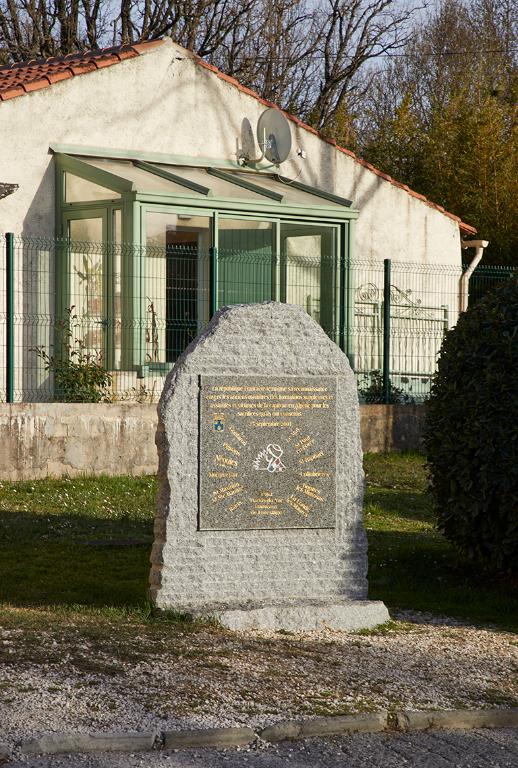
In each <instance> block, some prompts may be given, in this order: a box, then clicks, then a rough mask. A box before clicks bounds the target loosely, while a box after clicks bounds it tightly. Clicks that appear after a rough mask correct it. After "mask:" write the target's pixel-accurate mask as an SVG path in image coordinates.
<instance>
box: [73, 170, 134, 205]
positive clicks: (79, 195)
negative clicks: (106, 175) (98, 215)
mask: <svg viewBox="0 0 518 768" xmlns="http://www.w3.org/2000/svg"><path fill="white" fill-rule="evenodd" d="M64 177H65V202H66V203H92V202H95V201H96V200H118V199H120V194H119V193H118V192H114V190H113V189H108V188H107V187H102V186H101V185H100V184H95V183H94V182H93V181H88V179H82V178H81V177H80V176H76V175H75V174H73V173H69V172H67V173H65V174H64Z"/></svg>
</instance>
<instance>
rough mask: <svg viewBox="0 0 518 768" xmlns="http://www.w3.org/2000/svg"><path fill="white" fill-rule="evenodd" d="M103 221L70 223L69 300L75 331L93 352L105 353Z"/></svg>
mask: <svg viewBox="0 0 518 768" xmlns="http://www.w3.org/2000/svg"><path fill="white" fill-rule="evenodd" d="M102 224H103V221H102V219H101V218H91V219H76V220H73V221H69V222H68V235H69V240H70V249H69V270H70V271H69V278H68V279H69V302H70V306H73V307H74V309H73V311H72V314H73V315H75V316H76V318H77V320H76V328H75V329H74V334H75V339H78V340H81V341H82V342H83V343H84V351H85V352H88V353H91V354H93V353H99V354H103V352H104V349H103V327H104V320H105V315H104V301H103V251H104V248H103V245H102V239H103V237H102V236H103V232H102Z"/></svg>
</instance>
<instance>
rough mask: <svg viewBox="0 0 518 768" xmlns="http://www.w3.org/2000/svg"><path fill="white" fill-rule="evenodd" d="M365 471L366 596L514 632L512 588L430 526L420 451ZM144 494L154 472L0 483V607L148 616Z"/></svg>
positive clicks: (379, 460) (383, 459)
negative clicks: (469, 560)
mask: <svg viewBox="0 0 518 768" xmlns="http://www.w3.org/2000/svg"><path fill="white" fill-rule="evenodd" d="M365 471H366V475H367V494H366V503H365V524H366V527H367V532H368V536H369V543H370V553H369V562H370V576H369V581H370V596H371V597H372V598H375V599H382V600H384V601H385V602H386V603H387V605H388V606H389V607H398V608H408V609H416V610H420V611H430V612H433V613H438V614H443V615H449V616H454V617H459V618H466V619H470V620H472V621H474V622H479V623H486V622H489V623H493V624H495V625H497V626H498V627H501V628H503V629H510V630H513V631H518V596H517V595H516V593H515V590H513V589H512V587H511V586H505V585H502V584H498V583H494V582H490V581H489V580H488V579H487V577H485V576H484V575H482V574H480V573H479V572H478V571H477V569H475V568H473V567H472V566H470V565H469V564H467V563H465V562H462V561H459V559H458V558H457V556H456V554H455V552H454V551H453V549H452V548H451V547H450V546H449V544H448V543H447V542H446V541H445V540H444V539H443V537H442V536H441V535H440V534H438V533H437V532H436V531H435V530H434V522H433V515H432V511H431V505H430V500H429V498H428V497H427V495H426V492H425V486H426V478H425V470H424V460H423V458H422V457H421V456H418V455H412V454H403V455H401V454H399V455H398V454H391V455H390V454H389V455H381V454H376V455H367V456H365ZM155 491H156V480H155V478H153V477H145V478H129V477H122V478H107V477H102V478H81V479H74V480H40V481H34V482H19V483H7V482H0V608H1V607H2V606H3V611H2V612H5V611H9V606H11V607H24V606H27V607H28V606H33V607H46V608H50V609H51V611H50V614H52V613H53V612H54V613H55V612H59V613H61V612H63V611H64V612H69V611H72V612H73V613H75V612H77V611H85V608H80V606H85V607H86V609H87V612H92V611H93V612H94V613H95V611H96V610H100V611H101V612H102V613H104V614H106V615H109V614H111V615H116V614H127V613H128V612H129V613H130V614H133V615H134V616H135V618H138V617H141V618H145V617H147V616H148V615H149V604H148V601H147V597H146V589H147V578H148V572H149V550H150V546H151V542H152V538H153V511H154V497H155ZM45 615H47V616H48V615H49V613H48V611H45Z"/></svg>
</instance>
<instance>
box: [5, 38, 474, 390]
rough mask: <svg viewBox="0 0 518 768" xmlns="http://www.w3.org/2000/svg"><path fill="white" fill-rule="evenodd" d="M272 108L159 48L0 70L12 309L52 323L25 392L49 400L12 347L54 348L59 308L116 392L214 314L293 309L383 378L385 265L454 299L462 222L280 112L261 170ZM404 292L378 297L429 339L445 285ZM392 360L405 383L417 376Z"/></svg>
mask: <svg viewBox="0 0 518 768" xmlns="http://www.w3.org/2000/svg"><path fill="white" fill-rule="evenodd" d="M272 108H275V105H272V104H270V103H268V102H266V101H265V100H264V99H261V98H260V97H259V96H258V95H257V94H256V93H254V92H253V91H251V90H250V89H248V88H246V87H244V86H242V85H241V84H240V83H238V82H237V81H236V80H235V79H233V78H231V77H228V76H226V75H225V74H223V73H222V72H220V71H218V70H217V69H216V68H214V67H213V66H211V65H209V64H207V63H206V62H205V61H203V60H202V59H200V58H199V57H197V56H195V55H194V54H192V53H191V52H189V51H187V50H185V49H184V48H182V47H180V46H178V45H176V44H174V43H172V42H171V41H170V40H157V41H150V42H144V43H139V44H134V45H126V46H121V47H118V48H110V49H106V50H102V51H93V52H87V53H78V54H73V55H70V56H65V57H56V58H52V59H47V60H35V61H31V62H26V63H21V64H16V65H13V66H3V67H0V136H1V143H2V179H5V180H6V183H5V184H4V185H3V186H4V187H9V194H6V195H5V196H4V197H3V198H2V199H0V228H1V229H2V230H3V231H4V232H12V233H15V235H16V236H17V237H18V238H20V239H19V240H15V241H14V243H15V246H16V247H17V248H18V252H17V259H16V266H15V268H16V269H18V270H19V273H18V275H17V280H18V283H17V285H18V286H19V293H20V295H21V294H23V293H24V290H25V288H24V286H26V285H30V286H31V288H30V291H29V293H30V296H31V298H30V299H27V298H24V299H23V307H24V311H25V312H26V313H27V316H31V313H33V315H34V316H35V317H36V316H37V317H40V316H41V317H45V318H46V323H47V325H46V326H45V322H43V321H42V322H35V323H33V324H31V322H30V321H29V322H27V323H26V326H30V327H32V326H34V327H35V328H36V330H35V331H31V333H32V335H30V333H29V332H28V331H27V330H25V331H24V332H23V333H25V336H24V342H23V345H22V346H23V349H22V346H21V347H20V349H21V351H20V352H19V358H17V361H16V365H17V369H18V370H19V371H20V375H19V376H20V378H19V382H18V384H17V386H16V387H15V388H16V390H17V391H18V392H19V397H20V398H25V399H47V398H48V393H49V387H52V381H51V380H50V379H49V375H48V373H46V372H45V371H44V370H42V369H41V367H40V368H37V367H33V366H32V362H31V361H32V360H33V358H31V357H30V353H29V352H28V351H27V350H28V349H29V347H30V348H34V347H36V346H43V347H46V348H50V346H51V344H52V342H53V328H54V326H55V325H56V323H58V322H59V321H60V320H62V319H63V317H64V316H65V313H66V312H67V311H68V310H69V309H70V307H74V310H73V311H74V316H75V318H76V320H75V322H76V324H77V326H78V327H80V333H81V338H82V341H83V342H84V344H85V348H86V349H87V350H92V351H95V352H100V353H101V354H102V358H103V360H104V361H105V364H106V366H107V367H108V369H109V370H110V371H111V372H112V374H113V376H114V379H115V380H118V381H119V383H120V386H121V388H123V389H125V390H126V391H129V390H135V389H136V388H137V389H138V387H141V386H142V382H144V384H145V388H146V391H149V388H150V387H151V388H152V389H153V391H154V390H156V391H159V389H160V387H161V382H162V380H163V376H164V375H165V373H166V372H167V370H169V368H170V367H171V365H172V364H173V362H174V360H175V359H176V358H177V357H178V355H179V354H180V353H181V351H183V349H184V348H185V346H186V345H187V343H188V342H189V340H190V339H191V338H193V336H194V335H195V334H196V333H197V332H198V331H199V330H200V329H201V328H202V327H203V325H204V324H205V323H206V322H207V320H208V319H209V317H210V315H211V314H212V313H213V311H214V310H215V309H216V308H217V307H219V306H222V305H223V304H229V303H239V302H249V301H263V300H267V299H273V300H278V301H287V302H290V303H295V304H300V305H302V306H304V307H305V308H306V310H307V311H308V312H309V314H311V315H312V316H313V317H314V318H315V319H316V320H317V321H318V322H320V324H321V325H322V327H324V329H325V330H326V332H327V333H328V334H329V335H330V336H331V338H333V339H334V340H335V341H336V342H337V343H338V344H340V345H341V346H342V347H343V348H344V350H345V351H347V353H348V354H349V357H350V359H351V361H353V362H355V364H356V369H357V370H358V371H359V372H362V371H369V370H372V369H373V368H376V367H379V365H378V363H377V362H376V360H377V358H376V354H378V353H377V352H376V349H377V346H379V344H378V342H379V322H380V307H381V299H380V297H381V292H382V283H383V277H382V275H383V261H384V259H387V258H390V259H392V260H393V262H394V263H398V264H407V265H410V264H416V265H418V266H419V267H423V269H425V268H430V269H435V268H438V269H440V270H442V271H443V274H446V273H448V274H450V273H451V275H453V279H454V282H453V283H452V285H455V286H457V282H455V281H458V279H459V277H460V274H461V239H462V237H465V236H471V235H473V233H474V232H475V230H474V228H473V227H471V226H470V225H469V224H466V223H464V222H462V221H461V220H460V219H459V218H458V217H457V216H455V215H453V214H452V213H449V212H447V211H445V210H444V209H443V208H442V207H441V206H439V205H436V204H435V203H433V202H432V201H430V200H427V199H426V198H425V197H424V196H423V195H420V194H418V193H416V192H414V191H412V190H411V189H409V188H408V187H407V186H406V185H405V184H402V183H399V182H398V181H396V180H394V179H392V178H391V177H389V176H388V175H386V174H384V173H382V172H381V171H380V170H378V169H376V168H374V167H373V166H372V165H370V164H369V163H367V162H365V161H364V160H362V159H361V158H359V157H357V156H355V155H354V154H353V153H352V152H350V151H349V150H347V149H346V148H343V147H339V146H337V145H336V142H334V141H332V140H329V139H328V138H326V137H324V136H322V135H320V134H319V133H318V132H317V131H316V130H315V129H313V128H311V127H310V126H308V125H305V124H304V123H302V122H301V121H299V120H298V119H297V118H296V117H295V116H293V115H285V118H286V121H287V125H288V131H289V135H290V137H291V151H290V152H289V154H288V155H287V157H286V159H285V160H283V162H282V163H279V162H276V161H275V160H276V158H275V157H274V158H273V159H272V157H271V155H270V159H269V160H268V153H266V156H265V146H264V143H263V146H261V141H260V137H259V138H257V136H256V137H255V138H254V134H255V128H256V126H257V123H258V120H259V118H260V116H261V114H262V113H264V112H265V110H267V109H272ZM16 244H17V245H16ZM353 263H354V264H358V265H361V264H363V267H362V268H361V269H360V267H358V269H357V270H356V271H355V273H354V275H353V270H352V269H351V265H352V264H353ZM362 270H363V271H362ZM407 272H408V274H410V272H409V271H408V270H407ZM430 274H431V273H430ZM405 279H406V282H404V281H403V282H401V284H400V285H395V286H393V287H394V296H395V298H396V299H398V298H399V299H400V300H401V306H402V316H404V317H408V316H410V315H412V313H413V314H414V315H416V312H417V309H418V308H419V311H420V312H421V314H420V322H422V323H424V324H425V325H424V326H423V327H424V328H425V330H426V332H428V331H429V330H430V328H433V329H434V330H433V333H434V334H435V335H436V336H437V338H440V336H441V335H442V333H443V332H444V328H445V327H449V326H450V325H452V324H453V323H454V322H455V320H456V317H457V313H458V295H457V293H458V291H457V287H455V288H448V289H447V290H446V289H445V290H444V291H443V294H444V295H439V294H440V293H441V291H440V290H439V289H438V288H437V277H436V275H435V276H430V277H429V279H428V288H427V287H426V285H425V283H423V281H421V295H418V292H417V291H416V290H415V289H414V288H411V287H409V282H408V280H409V278H405ZM425 282H426V281H425ZM403 283H404V284H403ZM423 285H424V288H423ZM431 286H434V287H433V290H432V287H431ZM431 293H434V294H435V295H434V296H433V298H432V296H431ZM428 305H430V306H428ZM425 307H426V308H427V311H428V310H429V311H428V314H426V313H425V312H424V311H423V309H424V308H425ZM427 322H428V326H426V323H427ZM357 327H362V328H364V330H365V331H366V333H365V334H364V337H363V341H361V342H360V341H358V339H357V338H356V335H355V328H357ZM27 334H29V335H27ZM437 334H438V335H437ZM424 335H425V336H426V333H425V334H424ZM371 337H372V338H371ZM369 339H370V340H369ZM434 339H435V336H434ZM434 344H435V341H433V342H432V344H431V347H430V349H431V350H432V352H430V350H428V352H427V355H428V356H429V357H430V355H431V358H433V357H434V354H435V352H434V349H435V348H433V345H434ZM362 345H363V346H362ZM436 346H437V345H436ZM432 348H433V349H432ZM435 351H436V350H435ZM395 354H396V357H397V358H398V359H397V360H396V359H395V360H394V366H395V367H396V368H397V367H399V369H400V371H399V373H400V374H401V376H403V374H405V375H406V374H409V375H412V376H414V377H416V380H417V379H418V378H419V377H421V378H423V376H424V377H426V376H427V377H428V380H429V376H430V371H429V370H419V366H420V365H421V363H419V362H415V363H411V362H409V360H408V359H406V358H405V360H403V357H402V355H403V352H402V351H400V352H397V353H395ZM405 354H406V353H405ZM398 356H399V357H398ZM423 356H424V353H423V352H422V350H421V351H419V350H417V352H416V351H415V350H414V354H413V357H414V358H415V360H416V361H417V360H418V358H423ZM432 365H433V362H432ZM394 366H393V367H394ZM412 366H413V370H406V371H405V370H404V369H405V368H406V369H408V368H409V367H410V368H412ZM421 367H422V365H421Z"/></svg>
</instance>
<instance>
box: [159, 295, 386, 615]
mask: <svg viewBox="0 0 518 768" xmlns="http://www.w3.org/2000/svg"><path fill="white" fill-rule="evenodd" d="M200 375H246V376H248V377H250V376H254V375H257V376H264V375H271V376H336V382H337V389H336V412H337V424H336V429H337V435H336V437H337V439H336V451H337V461H336V465H337V473H336V494H337V514H336V527H335V528H334V529H285V530H235V531H233V530H225V531H200V530H198V526H197V513H198V444H199V376H200ZM158 414H159V425H158V430H157V438H156V441H157V447H158V451H159V483H160V487H159V495H158V505H157V515H156V519H155V541H154V545H153V549H152V555H151V562H152V567H151V574H150V594H151V597H152V599H153V600H154V602H155V604H156V605H157V607H159V608H161V609H174V610H177V611H188V612H192V613H195V614H205V615H207V614H211V613H217V612H218V611H220V612H222V611H228V610H229V609H230V610H232V609H233V610H243V609H245V610H246V609H248V610H258V609H263V608H265V607H269V606H274V605H279V606H282V605H290V606H300V607H302V606H307V607H308V608H310V609H312V610H318V606H319V605H320V606H322V607H325V606H326V605H328V606H330V607H331V606H333V610H334V606H335V605H336V604H340V603H344V604H346V603H349V602H350V601H351V600H366V596H367V578H366V574H367V541H366V535H365V531H364V527H363V523H362V502H363V469H362V453H361V444H360V427H359V408H358V398H357V390H356V384H355V381H354V377H353V373H352V371H351V369H350V366H349V362H348V360H347V358H346V356H345V355H344V354H343V353H342V352H341V350H340V349H339V348H338V347H337V346H336V345H335V344H334V343H333V342H332V341H331V340H330V339H329V338H328V337H327V335H326V334H325V333H324V331H323V330H322V329H321V328H320V326H318V325H317V323H315V322H314V321H313V320H312V319H311V318H310V317H309V316H308V315H307V314H306V312H305V311H304V310H303V309H302V308H300V307H296V306H292V305H286V304H278V303H275V302H266V303H264V304H252V305H237V306H233V307H225V308H223V309H221V310H220V311H219V312H218V313H217V314H216V315H215V316H214V318H213V319H212V320H211V322H210V324H209V325H208V326H207V328H206V330H205V331H204V332H203V333H202V334H201V335H200V336H199V337H198V338H197V339H195V340H194V341H193V342H192V344H191V345H190V346H189V347H188V348H187V350H186V351H185V353H184V354H183V355H182V356H181V358H180V359H179V360H178V362H177V363H176V365H175V367H174V368H173V370H172V371H171V373H170V374H169V376H168V378H167V380H166V383H165V386H164V391H163V393H162V397H161V400H160V403H159V406H158ZM375 606H377V607H378V609H379V610H378V612H377V616H378V619H377V620H373V619H372V615H371V617H370V619H369V620H368V621H367V622H366V625H370V626H372V624H373V623H379V622H380V621H384V620H386V619H387V618H388V614H387V612H386V609H385V607H384V606H383V604H382V603H371V608H375ZM328 613H329V612H328V611H324V615H327V614H328ZM370 613H371V614H372V613H373V612H372V610H371V612H370Z"/></svg>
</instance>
